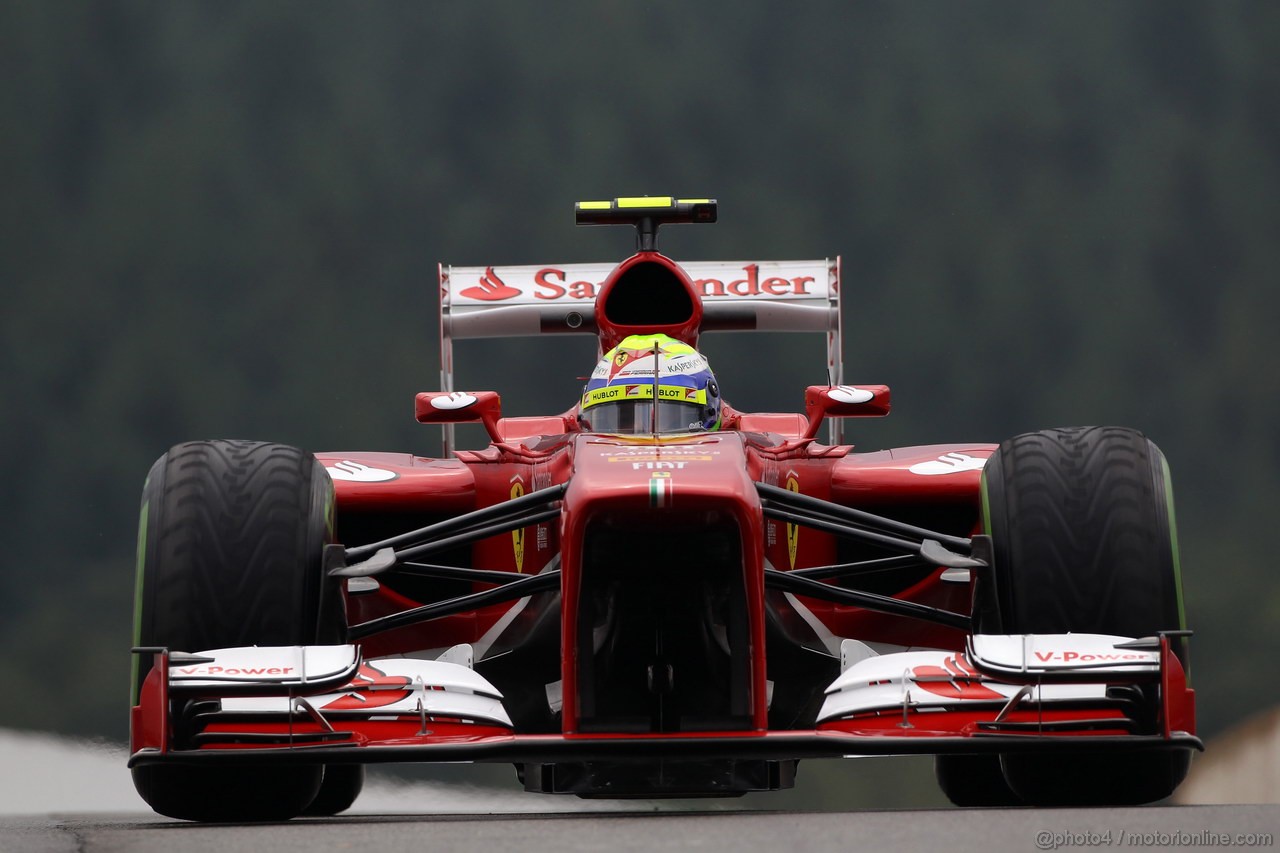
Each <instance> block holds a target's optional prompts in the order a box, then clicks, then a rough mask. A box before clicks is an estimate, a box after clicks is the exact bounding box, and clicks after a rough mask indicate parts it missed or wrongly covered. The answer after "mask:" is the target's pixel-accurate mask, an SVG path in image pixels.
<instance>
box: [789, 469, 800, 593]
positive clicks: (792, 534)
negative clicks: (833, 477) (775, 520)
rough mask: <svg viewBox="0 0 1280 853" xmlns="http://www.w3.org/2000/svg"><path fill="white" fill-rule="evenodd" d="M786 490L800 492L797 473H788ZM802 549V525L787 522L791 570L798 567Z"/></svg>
mask: <svg viewBox="0 0 1280 853" xmlns="http://www.w3.org/2000/svg"><path fill="white" fill-rule="evenodd" d="M786 488H787V491H788V492H796V493H799V491H800V480H799V479H798V475H797V474H796V472H795V471H788V472H787V482H786ZM799 547H800V525H798V524H792V523H791V522H787V560H788V562H790V563H791V568H793V569H794V568H795V567H796V551H797V549H799Z"/></svg>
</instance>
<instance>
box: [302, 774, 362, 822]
mask: <svg viewBox="0 0 1280 853" xmlns="http://www.w3.org/2000/svg"><path fill="white" fill-rule="evenodd" d="M362 790H364V765H363V764H330V765H327V766H326V767H325V768H324V780H323V781H322V782H321V783H320V792H319V793H318V794H316V796H315V799H313V800H312V801H311V803H310V805H308V806H307V807H306V809H304V810H303V812H302V814H303V815H305V816H306V817H330V816H331V815H336V814H338V813H340V812H345V811H346V810H347V809H349V808H351V807H352V806H353V805H354V804H355V801H356V798H357V797H359V796H360V792H361V791H362Z"/></svg>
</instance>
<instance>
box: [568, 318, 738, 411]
mask: <svg viewBox="0 0 1280 853" xmlns="http://www.w3.org/2000/svg"><path fill="white" fill-rule="evenodd" d="M655 355H656V357H657V361H656V363H655V361H654V358H655ZM655 397H656V399H657V417H656V419H655V417H654V399H655ZM578 417H579V420H580V421H581V423H582V427H583V429H586V430H589V431H591V432H607V433H615V434H623V435H627V434H630V435H641V434H651V433H653V432H654V431H655V430H656V431H657V432H660V433H669V432H704V431H708V430H716V429H719V428H720V387H719V386H718V385H717V384H716V377H715V374H713V373H712V372H711V367H710V366H709V365H708V364H707V360H706V358H704V357H703V356H702V355H701V354H700V353H699V352H698V351H697V350H696V349H694V348H693V347H691V346H689V345H688V344H686V343H682V342H680V341H677V340H676V339H675V338H671V337H668V336H667V335H631V336H630V337H628V338H625V339H624V340H623V341H622V343H620V344H618V345H617V346H616V347H614V348H613V349H611V350H609V352H607V353H605V355H604V357H603V358H601V359H600V361H599V363H598V364H596V369H595V370H593V371H592V372H591V377H590V379H589V380H588V381H587V385H586V387H585V388H583V389H582V402H581V405H580V406H579V407H578Z"/></svg>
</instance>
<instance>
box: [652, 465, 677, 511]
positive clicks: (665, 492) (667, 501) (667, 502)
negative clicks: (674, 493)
mask: <svg viewBox="0 0 1280 853" xmlns="http://www.w3.org/2000/svg"><path fill="white" fill-rule="evenodd" d="M671 490H672V485H671V472H670V471H654V472H653V476H652V477H650V478H649V506H651V507H655V508H657V509H664V508H666V507H669V506H671Z"/></svg>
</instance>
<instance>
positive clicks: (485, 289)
mask: <svg viewBox="0 0 1280 853" xmlns="http://www.w3.org/2000/svg"><path fill="white" fill-rule="evenodd" d="M459 295H460V296H465V297H467V298H468V299H479V300H481V301H482V302H500V301H502V300H503V299H511V298H513V297H516V296H520V295H521V293H520V291H519V290H518V289H516V288H514V287H511V286H509V285H508V284H507V283H506V282H504V281H503V280H502V279H500V278H498V274H497V273H495V272H494V271H493V267H489V268H488V269H486V270H485V271H484V275H482V276H480V283H479V284H478V285H476V286H475V287H468V288H467V289H466V290H462V291H460V292H459Z"/></svg>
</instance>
